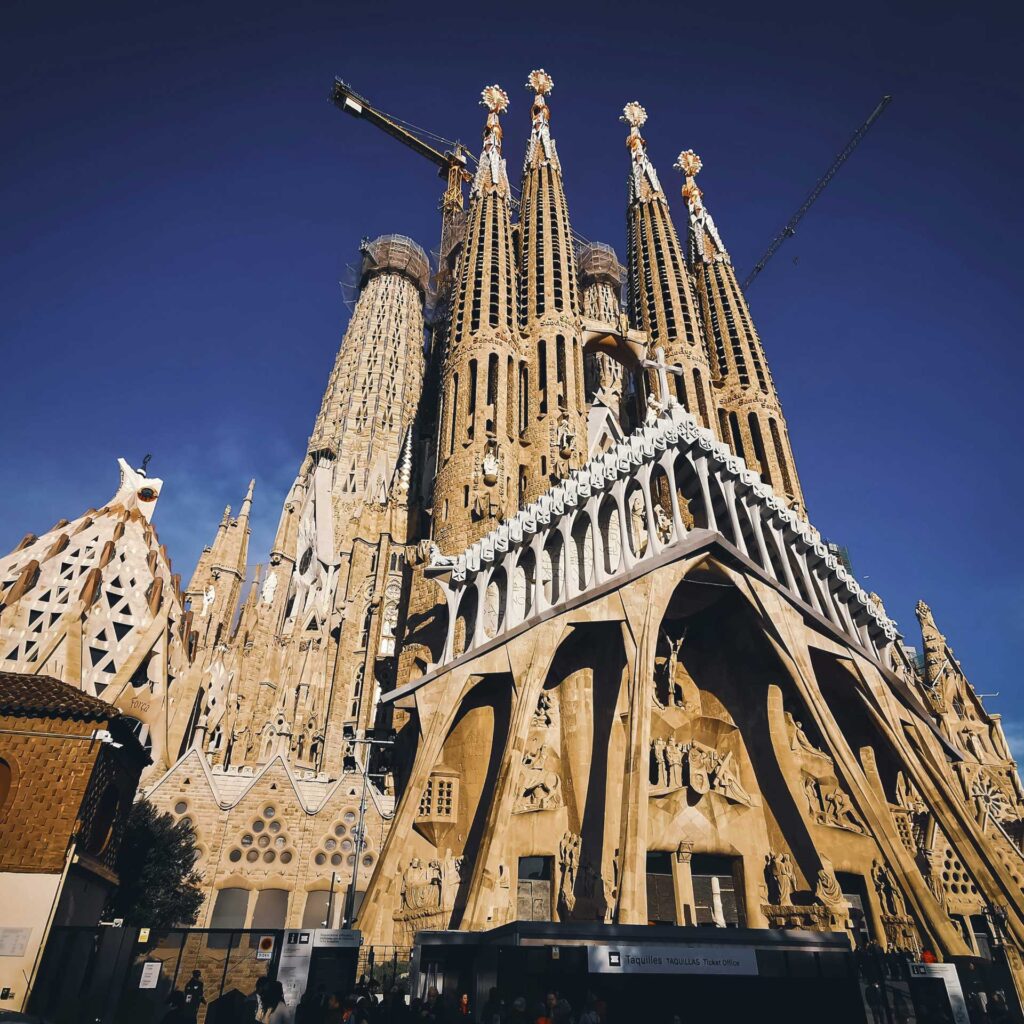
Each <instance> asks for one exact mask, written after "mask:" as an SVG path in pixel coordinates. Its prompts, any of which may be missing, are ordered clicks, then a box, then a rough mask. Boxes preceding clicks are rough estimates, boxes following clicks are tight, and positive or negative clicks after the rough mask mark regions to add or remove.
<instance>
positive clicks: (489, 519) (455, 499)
mask: <svg viewBox="0 0 1024 1024" xmlns="http://www.w3.org/2000/svg"><path fill="white" fill-rule="evenodd" d="M481 103H482V104H483V105H484V106H485V107H486V108H487V122H486V124H485V126H484V141H483V147H482V149H481V152H480V164H479V166H478V168H477V172H476V177H475V178H474V179H473V185H472V187H471V189H470V196H469V213H468V218H467V219H468V228H467V232H466V244H465V249H464V251H463V254H462V258H461V261H460V264H459V280H458V284H457V286H456V289H455V296H454V312H453V315H452V326H451V332H450V334H449V340H448V347H447V350H446V352H445V356H444V363H443V365H442V368H441V410H440V413H439V417H438V424H439V429H438V433H439V438H438V446H437V476H436V478H435V481H434V531H435V537H436V538H437V540H438V542H439V543H440V544H441V545H442V546H443V547H445V548H447V547H448V546H449V545H450V546H451V547H452V549H453V550H455V549H458V548H460V547H463V546H465V545H466V544H468V543H471V542H472V540H473V539H474V538H475V537H476V536H479V535H481V534H483V533H486V532H487V530H489V529H490V528H491V527H492V526H493V525H494V522H493V521H494V520H495V519H498V518H502V517H503V516H505V515H506V514H507V513H509V512H510V511H515V507H516V499H515V490H514V483H513V481H514V480H515V479H516V469H515V466H516V461H515V460H516V453H515V450H514V448H515V445H514V444H513V442H515V441H516V440H517V439H518V433H517V428H516V402H517V397H516V396H517V388H518V387H519V379H520V377H519V366H520V362H521V347H522V346H521V343H520V339H519V331H518V325H517V319H518V318H517V316H516V259H515V244H514V241H513V234H512V211H511V197H512V193H511V189H510V188H509V183H508V174H507V171H506V168H505V160H504V158H503V157H502V154H501V136H502V131H501V119H500V115H501V114H502V113H504V112H505V111H506V110H507V109H508V94H507V93H506V92H505V90H504V89H502V88H501V87H500V86H498V85H489V86H487V88H486V89H484V90H483V92H482V93H481Z"/></svg>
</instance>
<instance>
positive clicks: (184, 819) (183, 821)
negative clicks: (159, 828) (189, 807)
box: [178, 814, 192, 828]
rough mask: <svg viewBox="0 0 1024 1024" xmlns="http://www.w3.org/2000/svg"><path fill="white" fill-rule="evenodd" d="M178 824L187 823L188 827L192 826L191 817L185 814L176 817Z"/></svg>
mask: <svg viewBox="0 0 1024 1024" xmlns="http://www.w3.org/2000/svg"><path fill="white" fill-rule="evenodd" d="M178 824H179V825H188V827H189V828H192V819H191V818H190V817H189V816H188V815H187V814H186V815H185V817H184V818H179V819H178Z"/></svg>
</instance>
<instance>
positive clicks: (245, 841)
mask: <svg viewBox="0 0 1024 1024" xmlns="http://www.w3.org/2000/svg"><path fill="white" fill-rule="evenodd" d="M242 845H243V846H252V836H251V835H249V834H248V833H246V834H245V835H244V836H242Z"/></svg>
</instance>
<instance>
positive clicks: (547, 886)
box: [516, 857, 552, 921]
mask: <svg viewBox="0 0 1024 1024" xmlns="http://www.w3.org/2000/svg"><path fill="white" fill-rule="evenodd" d="M551 868H552V858H551V857H520V858H519V881H518V889H517V891H516V917H517V918H518V919H519V920H520V921H550V920H551V874H552V871H551Z"/></svg>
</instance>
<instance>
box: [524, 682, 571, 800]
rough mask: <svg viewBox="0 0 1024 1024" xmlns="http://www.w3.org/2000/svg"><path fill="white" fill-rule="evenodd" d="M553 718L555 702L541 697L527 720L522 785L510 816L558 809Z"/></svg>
mask: <svg viewBox="0 0 1024 1024" xmlns="http://www.w3.org/2000/svg"><path fill="white" fill-rule="evenodd" d="M557 716H558V705H557V700H556V698H555V697H554V696H553V695H552V694H550V693H541V695H540V697H539V698H538V699H537V706H536V708H534V711H533V715H532V717H531V719H530V733H529V736H528V739H527V747H526V752H525V753H524V754H523V774H522V781H521V784H520V790H519V797H518V799H517V800H516V803H515V806H514V807H513V808H512V810H513V813H516V814H521V813H525V812H529V811H546V810H550V809H551V808H554V807H561V806H562V792H561V786H562V782H561V776H560V773H559V771H558V765H557V756H558V755H557V752H556V750H555V745H556V743H557V742H558V722H557Z"/></svg>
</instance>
